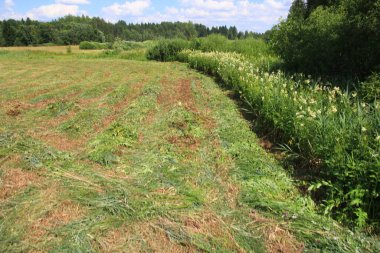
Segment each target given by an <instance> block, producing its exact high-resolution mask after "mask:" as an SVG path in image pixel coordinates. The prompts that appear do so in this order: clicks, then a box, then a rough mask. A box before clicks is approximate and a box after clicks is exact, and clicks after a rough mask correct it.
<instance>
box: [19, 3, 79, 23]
mask: <svg viewBox="0 0 380 253" xmlns="http://www.w3.org/2000/svg"><path fill="white" fill-rule="evenodd" d="M79 14H83V12H82V11H80V10H79V6H78V5H67V4H58V3H57V4H50V5H42V6H40V7H37V8H34V9H32V10H30V11H29V12H27V13H26V16H27V17H29V18H31V19H52V18H57V17H62V16H65V15H79Z"/></svg>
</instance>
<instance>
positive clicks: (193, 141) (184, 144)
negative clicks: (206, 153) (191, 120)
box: [167, 134, 200, 151]
mask: <svg viewBox="0 0 380 253" xmlns="http://www.w3.org/2000/svg"><path fill="white" fill-rule="evenodd" d="M167 140H168V141H169V142H170V143H171V144H174V145H176V146H178V147H179V148H181V149H186V150H190V151H196V150H198V148H199V146H200V141H199V140H198V139H197V138H195V137H193V136H190V135H187V134H186V135H184V136H170V137H168V138H167Z"/></svg>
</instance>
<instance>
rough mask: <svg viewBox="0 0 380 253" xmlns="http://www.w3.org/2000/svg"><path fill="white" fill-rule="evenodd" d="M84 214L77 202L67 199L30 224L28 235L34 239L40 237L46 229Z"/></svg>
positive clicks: (66, 222) (45, 232) (76, 218)
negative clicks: (29, 233)
mask: <svg viewBox="0 0 380 253" xmlns="http://www.w3.org/2000/svg"><path fill="white" fill-rule="evenodd" d="M84 214H85V211H84V210H83V208H81V207H80V206H79V205H78V204H75V203H73V202H71V201H69V200H66V201H63V202H61V203H60V204H59V205H58V206H56V207H55V208H54V209H53V210H50V211H48V212H47V213H46V215H45V216H44V217H42V218H40V219H38V220H37V221H36V222H35V223H34V224H33V225H32V227H31V228H32V232H31V235H30V237H31V238H35V239H38V238H41V237H43V236H44V235H46V234H47V233H48V230H50V229H52V228H55V227H60V226H63V225H66V224H68V223H70V222H72V221H74V220H78V219H79V218H81V217H82V216H83V215H84Z"/></svg>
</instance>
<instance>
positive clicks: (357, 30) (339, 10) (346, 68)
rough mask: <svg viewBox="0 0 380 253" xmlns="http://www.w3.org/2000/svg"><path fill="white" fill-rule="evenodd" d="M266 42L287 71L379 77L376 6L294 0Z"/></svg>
mask: <svg viewBox="0 0 380 253" xmlns="http://www.w3.org/2000/svg"><path fill="white" fill-rule="evenodd" d="M270 41H271V45H272V48H273V49H274V50H275V52H276V53H277V54H278V55H279V56H280V57H281V58H282V59H283V60H284V61H285V65H286V67H288V68H289V69H291V70H294V71H296V72H302V73H307V74H313V75H322V76H323V75H330V76H347V77H350V78H359V79H363V78H365V77H367V76H368V75H369V74H371V72H376V71H380V0H325V1H312V0H308V1H306V2H304V1H303V0H296V1H294V2H293V4H292V7H291V9H290V12H289V15H288V17H287V19H286V20H284V21H282V22H280V23H279V24H278V25H276V26H274V28H273V29H272V31H271V40H270Z"/></svg>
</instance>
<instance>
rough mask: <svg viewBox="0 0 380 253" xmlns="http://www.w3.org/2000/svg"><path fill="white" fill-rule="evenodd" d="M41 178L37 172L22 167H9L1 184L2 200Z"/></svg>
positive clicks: (0, 193) (0, 195) (0, 198)
mask: <svg viewBox="0 0 380 253" xmlns="http://www.w3.org/2000/svg"><path fill="white" fill-rule="evenodd" d="M39 180H40V176H38V175H36V174H35V173H32V172H29V171H24V170H21V169H8V170H6V171H5V173H4V175H3V177H2V179H1V181H2V183H1V185H0V202H1V200H5V199H7V198H9V197H10V196H12V195H13V194H15V193H16V192H17V191H19V190H21V189H24V188H26V187H27V186H29V185H32V184H34V183H36V182H37V181H39Z"/></svg>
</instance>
